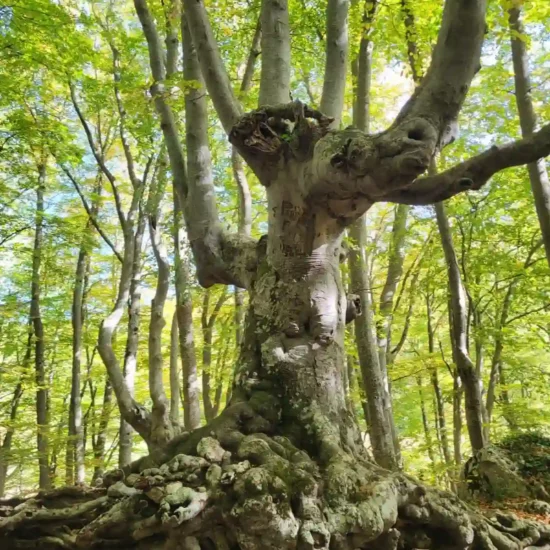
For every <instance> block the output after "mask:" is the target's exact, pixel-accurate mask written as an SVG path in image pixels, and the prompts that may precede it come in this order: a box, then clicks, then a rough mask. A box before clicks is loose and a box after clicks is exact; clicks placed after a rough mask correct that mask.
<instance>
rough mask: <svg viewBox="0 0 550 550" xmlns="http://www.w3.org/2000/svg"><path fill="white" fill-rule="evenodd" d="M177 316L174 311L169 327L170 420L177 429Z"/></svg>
mask: <svg viewBox="0 0 550 550" xmlns="http://www.w3.org/2000/svg"><path fill="white" fill-rule="evenodd" d="M178 346H179V340H178V316H177V313H176V312H174V315H173V316H172V324H171V327H170V422H171V423H172V425H173V426H174V428H175V429H176V431H179V429H180V426H181V419H180V373H179V361H178V360H179V353H178Z"/></svg>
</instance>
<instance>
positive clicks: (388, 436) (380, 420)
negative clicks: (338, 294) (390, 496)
mask: <svg viewBox="0 0 550 550" xmlns="http://www.w3.org/2000/svg"><path fill="white" fill-rule="evenodd" d="M365 10H366V11H365V14H364V16H363V23H364V25H365V29H366V31H365V33H364V34H363V36H362V37H361V43H360V45H359V56H358V60H356V62H355V66H356V67H357V69H356V82H357V84H356V89H355V92H356V94H355V101H354V112H353V117H354V123H355V125H356V126H357V127H358V128H359V129H360V130H362V131H365V132H367V131H368V126H369V110H368V107H369V103H370V82H371V62H372V44H371V42H370V38H369V31H370V25H371V24H372V20H373V17H374V10H375V5H373V6H372V7H370V6H369V5H367V4H366V7H365ZM365 222H366V220H365V217H361V218H359V220H357V221H356V222H355V223H354V224H353V225H352V226H351V227H350V229H349V236H350V239H351V240H352V241H353V242H352V247H351V250H350V254H349V260H348V263H349V270H350V281H351V285H350V290H351V292H352V293H353V294H357V295H358V296H359V297H360V300H361V307H362V311H363V313H362V315H360V316H359V317H357V318H356V319H355V342H356V344H357V351H358V355H359V365H360V368H361V374H362V378H363V386H364V388H365V393H366V397H367V408H368V411H369V412H368V421H367V424H368V429H369V434H370V438H371V445H372V448H373V455H374V458H375V460H376V461H377V462H378V463H379V464H381V465H383V466H385V467H387V468H390V469H394V468H396V467H398V465H399V458H398V455H397V453H396V451H395V444H394V443H395V442H394V440H393V430H392V424H393V415H392V413H391V405H390V396H389V392H388V389H389V388H388V386H387V377H386V378H385V377H384V372H385V371H383V370H382V368H381V366H380V358H379V355H378V352H377V349H376V340H375V337H374V331H375V327H374V320H373V312H372V302H371V298H370V289H369V287H370V284H369V280H368V268H367V261H366V257H365V247H366V246H367V229H366V225H365Z"/></svg>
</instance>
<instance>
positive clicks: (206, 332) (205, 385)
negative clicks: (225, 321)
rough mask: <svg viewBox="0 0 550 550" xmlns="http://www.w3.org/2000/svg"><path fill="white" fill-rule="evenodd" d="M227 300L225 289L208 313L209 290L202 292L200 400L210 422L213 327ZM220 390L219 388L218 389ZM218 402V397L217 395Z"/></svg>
mask: <svg viewBox="0 0 550 550" xmlns="http://www.w3.org/2000/svg"><path fill="white" fill-rule="evenodd" d="M226 300H227V292H226V289H224V291H223V292H222V293H221V294H220V296H219V298H218V300H217V302H216V304H215V306H214V309H213V310H212V313H211V314H209V307H210V291H209V290H207V291H206V292H205V293H204V297H203V302H202V315H201V328H202V341H203V343H202V402H203V405H204V416H205V417H206V421H207V422H210V421H211V420H213V419H214V418H215V416H216V415H217V410H216V409H217V408H216V405H215V404H216V400H215V401H214V402H213V401H212V385H211V379H212V338H213V336H214V327H215V324H216V320H217V318H218V315H219V313H220V310H221V308H222V306H223V304H224V303H225V301H226ZM220 391H221V390H220ZM218 402H219V397H218Z"/></svg>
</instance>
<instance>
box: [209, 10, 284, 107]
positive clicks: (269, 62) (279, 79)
mask: <svg viewBox="0 0 550 550" xmlns="http://www.w3.org/2000/svg"><path fill="white" fill-rule="evenodd" d="M260 23H261V26H262V41H261V44H262V72H261V76H260V99H259V102H260V105H276V104H278V103H287V102H288V101H289V100H290V24H289V20H288V0H262V7H261V13H260ZM216 109H217V107H216Z"/></svg>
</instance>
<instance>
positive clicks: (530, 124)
mask: <svg viewBox="0 0 550 550" xmlns="http://www.w3.org/2000/svg"><path fill="white" fill-rule="evenodd" d="M518 6H519V4H518ZM508 22H509V25H510V40H511V43H512V62H513V64H514V81H515V91H516V93H515V97H516V103H517V107H518V113H519V122H520V126H521V134H522V136H523V137H528V136H532V135H533V133H534V132H535V130H536V127H537V117H536V114H535V110H534V108H533V100H532V99H531V89H532V86H531V78H530V74H529V59H528V55H527V43H526V41H525V39H524V36H525V29H524V28H523V24H522V22H521V9H520V7H515V6H514V7H511V8H510V9H509V11H508ZM527 170H528V172H529V181H530V183H531V189H532V191H533V197H534V198H535V207H536V210H537V216H538V219H539V224H540V229H541V232H542V238H543V242H544V250H545V251H546V259H547V261H548V265H549V266H550V181H549V180H548V172H547V170H546V161H545V159H540V160H538V161H537V162H533V163H531V164H528V165H527Z"/></svg>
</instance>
